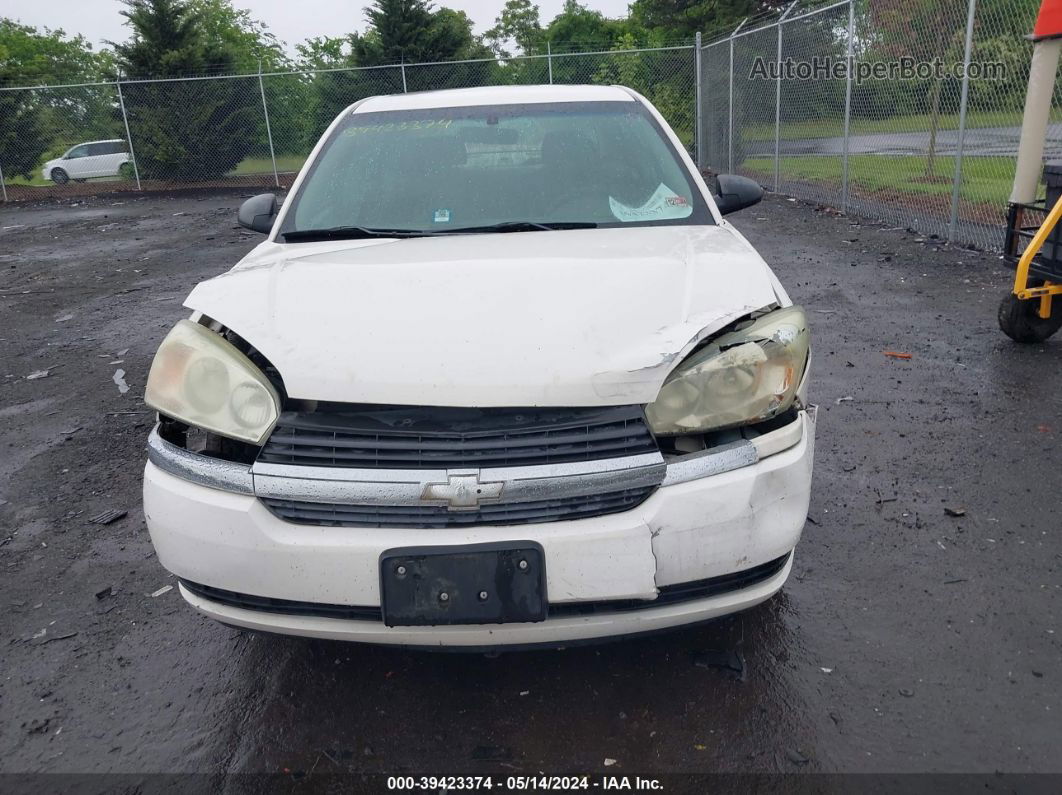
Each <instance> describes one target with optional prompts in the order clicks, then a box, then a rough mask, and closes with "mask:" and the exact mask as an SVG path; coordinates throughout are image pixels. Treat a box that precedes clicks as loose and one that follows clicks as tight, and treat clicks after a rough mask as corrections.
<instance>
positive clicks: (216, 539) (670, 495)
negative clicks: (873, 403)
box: [144, 409, 815, 647]
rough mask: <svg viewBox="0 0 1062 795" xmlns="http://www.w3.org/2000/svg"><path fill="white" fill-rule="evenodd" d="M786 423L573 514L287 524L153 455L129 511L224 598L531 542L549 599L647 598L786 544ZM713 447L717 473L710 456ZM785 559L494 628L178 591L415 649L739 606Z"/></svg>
mask: <svg viewBox="0 0 1062 795" xmlns="http://www.w3.org/2000/svg"><path fill="white" fill-rule="evenodd" d="M797 423H798V425H797V424H796V423H794V427H793V428H792V429H790V431H789V432H788V434H787V435H780V436H777V437H775V439H773V440H771V441H768V442H766V443H764V444H761V445H760V446H759V447H758V448H757V450H758V455H757V454H754V455H753V456H752V458H751V459H749V460H736V459H735V456H734V455H733V453H732V452H731V453H730V454H729V455H728V454H725V453H721V454H719V455H718V456H715V457H713V456H703V457H700V458H698V459H694V460H692V461H688V462H685V463H684V464H683V465H682V466H676V465H673V466H671V467H669V468H668V472H667V474H666V476H665V477H664V480H663V485H662V486H661V487H660V488H658V489H657V490H656V491H655V492H654V493H653V494H652V496H650V497H649V499H647V500H646V501H645V502H643V503H642V504H640V505H638V506H637V507H635V508H633V509H631V510H629V511H625V512H623V513H617V514H610V515H606V516H599V517H594V518H587V519H579V520H576V521H559V522H551V523H543V524H527V525H517V526H490V525H476V526H461V527H449V528H432V529H413V528H385V529H373V528H360V527H346V528H344V527H322V526H308V525H298V524H292V523H289V522H285V521H283V520H281V519H279V518H277V517H276V516H275V515H273V514H272V513H271V512H270V511H269V510H267V509H266V508H265V507H264V506H263V504H262V503H261V502H260V501H259V500H258V498H257V497H256V496H255V495H254V494H253V493H238V490H239V488H238V484H232V483H228V484H226V483H224V482H219V483H215V484H214V486H215V487H213V488H212V487H209V486H205V485H200V484H198V483H193V482H190V481H189V480H187V479H185V478H184V477H179V476H177V475H175V474H171V472H174V471H178V472H179V467H170V466H169V465H168V464H167V468H168V469H170V471H163V469H162V468H160V466H158V465H157V464H156V463H151V462H149V463H148V465H147V468H146V470H145V476H144V511H145V515H146V518H147V524H148V529H149V531H150V533H151V538H152V541H153V542H154V544H155V548H156V550H157V552H158V555H159V560H160V562H161V563H162V564H163V566H165V567H166V568H167V569H169V570H170V571H171V572H173V573H174V574H176V575H177V576H178V577H180V578H181V579H182V580H187V581H189V582H190V583H197V584H199V585H202V586H209V587H212V588H216V589H224V590H225V591H229V592H235V593H238V594H248V595H256V596H263V597H270V598H272V599H280V600H288V601H293V602H309V603H316V604H324V605H351V606H363V607H369V608H371V607H376V608H378V607H379V605H380V592H379V558H380V555H381V553H382V552H383V551H385V550H387V549H392V548H395V547H407V546H408V547H418V546H447V545H463V544H476V543H485V542H492V541H494V542H497V541H534V542H536V543H538V544H540V545H541V546H542V548H543V550H544V552H545V559H546V579H547V593H548V594H549V601H550V604H551V605H573V604H578V603H590V602H593V603H595V604H601V603H606V604H607V603H608V602H609V601H612V600H616V601H617V602H618V601H619V600H652V599H654V598H655V597H656V596H657V594H658V592H659V591H658V589H660V588H666V587H667V586H673V585H676V584H680V583H689V582H693V581H701V580H707V579H711V578H718V577H724V576H726V575H731V574H733V573H735V572H741V571H744V570H747V569H752V568H755V567H757V566H761V565H763V564H766V563H768V562H770V561H773V560H777V559H779V558H782V557H783V556H786V555H788V554H789V553H790V552H791V551H792V549H793V548H794V547H795V546H796V544H797V542H798V540H799V538H800V534H801V531H802V529H803V526H804V521H805V519H806V516H807V507H808V499H809V495H810V487H811V470H812V460H813V454H814V428H815V413H814V410H813V409H812V410H810V411H802V412H800V414H799V418H798V420H797ZM783 436H784V437H786V438H785V439H784V440H783ZM793 440H795V442H793ZM790 442H793V443H792V444H790ZM780 446H784V447H785V449H781V450H778V449H777V448H778V447H780ZM727 455H728V457H725V462H724V463H725V464H726V466H723V463H721V462H722V461H724V460H723V459H721V458H719V456H727ZM757 459H758V460H757ZM156 460H158V459H156ZM742 464H743V465H742ZM733 466H737V468H730V469H728V471H720V469H725V468H727V467H733ZM218 477H221V475H220V474H219V475H218ZM251 483H252V485H251V490H252V491H253V480H252V481H251ZM233 488H236V491H233V490H231V489H233ZM223 489H228V490H223ZM791 566H792V559H791V557H790V558H789V560H788V561H787V562H786V563H785V565H784V567H783V568H781V570H779V571H778V572H777V573H775V574H772V575H771V576H770V577H769V578H767V579H764V580H761V581H758V582H756V583H755V584H753V585H751V586H749V587H745V588H741V589H739V590H734V591H730V592H727V593H723V594H717V595H713V596H709V597H706V598H698V599H691V600H688V601H684V602H681V603H670V604H667V605H662V606H660V607H655V606H647V607H644V608H642V609H639V610H636V611H631V610H628V611H620V610H617V611H616V612H608V611H607V610H604V611H597V612H594V613H593V614H591V615H572V613H571V611H561V612H562V613H563V615H561V616H554V617H550V618H547V620H545V621H543V622H540V623H519V624H502V625H467V626H445V627H444V626H439V627H387V626H385V625H384V624H383V623H382V622H381V621H375V620H356V619H347V618H328V617H320V616H314V615H293V614H290V613H277V612H270V611H268V610H264V609H244V608H242V607H237V606H234V605H233V604H224V603H222V602H219V601H213V600H211V599H209V598H205V597H204V596H203V595H202V592H199V593H193V592H192V590H190V589H189V588H185V587H183V586H182V588H181V593H182V595H183V596H184V598H185V599H186V600H188V602H189V603H190V604H192V605H193V606H194V607H195V608H196V609H198V610H199V611H201V612H202V613H204V614H206V615H208V616H211V617H213V618H216V619H218V620H221V621H224V622H225V623H229V624H234V625H238V626H243V627H248V628H251V629H258V630H266V631H271V632H279V633H286V634H294V635H306V636H313V637H324V638H336V639H343V640H355V641H367V642H373V643H388V644H402V645H415V646H454V647H481V646H502V645H524V644H541V643H561V644H563V643H567V642H573V641H578V640H585V639H598V638H604V637H610V636H616V635H627V634H635V633H640V632H647V631H653V630H658V629H666V628H670V627H675V626H680V625H683V624H689V623H695V622H699V621H703V620H706V619H710V618H714V617H716V616H720V615H724V614H727V613H731V612H735V611H738V610H742V609H745V608H747V607H751V606H753V605H755V604H757V603H759V602H762V601H764V600H765V599H767V598H769V597H770V596H771V595H772V594H774V593H775V592H776V591H777V590H778V589H779V588H781V586H782V584H783V583H784V582H785V579H786V577H787V576H788V573H789V571H790V568H791Z"/></svg>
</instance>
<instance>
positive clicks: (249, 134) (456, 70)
mask: <svg viewBox="0 0 1062 795" xmlns="http://www.w3.org/2000/svg"><path fill="white" fill-rule="evenodd" d="M542 83H556V84H584V83H599V84H614V83H620V84H623V85H627V86H630V87H632V88H634V89H635V90H637V91H640V92H642V93H644V94H645V95H646V96H648V97H649V98H650V99H651V100H652V101H653V102H654V103H655V104H656V106H657V107H658V108H660V110H661V111H662V112H663V113H664V115H665V116H666V117H667V119H668V120H669V121H670V123H671V124H672V126H673V127H674V128H675V130H676V131H677V132H678V133H679V135H680V136H682V139H683V141H684V143H686V145H687V146H689V147H690V151H691V152H692V151H693V146H694V134H695V127H696V124H695V121H694V119H695V115H696V106H695V97H696V94H697V92H696V69H695V48H694V46H693V45H692V44H687V45H680V46H675V47H667V48H661V49H654V50H634V49H616V50H610V51H601V52H590V53H586V52H577V53H552V54H547V55H542V56H529V57H517V58H510V59H506V60H495V59H485V60H473V61H457V62H446V63H417V64H395V65H391V66H380V67H364V68H343V69H325V70H319V71H313V72H285V73H268V74H255V75H236V76H223V77H218V76H215V77H202V78H174V79H163V80H119V81H116V82H113V83H92V84H80V85H60V86H46V87H43V86H42V87H2V88H0V191H2V192H0V198H2V199H3V200H4V201H19V200H34V199H41V198H50V197H74V196H79V195H89V194H95V193H100V192H105V191H127V190H172V189H179V188H212V187H223V186H224V187H241V186H263V187H269V186H272V187H286V186H289V185H290V184H291V182H292V181H293V180H294V177H295V175H296V174H298V172H299V169H300V168H301V167H302V164H303V162H304V161H305V159H306V157H307V155H308V154H309V152H310V150H311V149H312V148H313V146H314V144H315V143H316V142H317V139H318V138H319V137H320V135H321V134H322V133H323V132H324V130H325V129H326V128H327V127H328V125H329V124H330V123H331V122H332V120H333V119H334V118H335V117H336V115H337V114H338V113H339V112H340V111H341V110H343V108H345V107H347V106H348V105H350V104H351V103H353V102H356V101H357V100H359V99H362V98H364V97H369V96H374V95H377V94H396V93H403V92H411V91H427V90H434V89H442V88H465V87H472V86H485V85H497V86H505V85H532V84H542Z"/></svg>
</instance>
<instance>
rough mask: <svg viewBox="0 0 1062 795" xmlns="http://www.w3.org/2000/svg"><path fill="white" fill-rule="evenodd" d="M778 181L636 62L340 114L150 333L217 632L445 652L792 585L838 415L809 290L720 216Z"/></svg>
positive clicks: (730, 604) (681, 610) (183, 576)
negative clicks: (748, 163)
mask: <svg viewBox="0 0 1062 795" xmlns="http://www.w3.org/2000/svg"><path fill="white" fill-rule="evenodd" d="M761 197H762V190H761V189H760V187H759V186H758V185H756V184H755V183H753V182H751V181H750V180H747V179H744V178H742V177H733V176H722V177H719V178H718V181H717V183H716V184H715V185H714V190H710V189H709V187H708V185H707V184H706V183H705V181H704V180H703V179H702V177H701V175H700V174H699V173H698V171H697V169H696V167H695V166H694V164H693V162H692V161H691V160H690V158H689V156H688V155H687V154H686V152H685V151H684V150H683V147H682V144H681V142H680V141H679V139H678V138H677V137H676V135H675V133H674V132H673V131H672V130H671V129H670V128H669V127H668V125H667V123H666V122H665V121H664V119H663V118H662V117H661V116H660V114H659V113H658V112H657V111H656V109H655V108H653V107H652V105H650V103H649V102H647V101H646V100H645V99H644V98H643V97H641V96H639V95H638V94H637V93H635V92H633V91H631V90H629V89H626V88H622V87H605V86H529V87H511V86H507V87H503V88H479V89H467V90H456V91H439V92H428V93H417V94H405V95H398V96H382V97H373V98H370V99H366V100H363V101H361V102H358V103H356V104H355V105H352V106H351V107H349V108H347V109H346V110H344V111H343V112H342V113H341V114H340V115H339V117H338V118H337V119H336V120H335V121H334V122H333V123H332V125H331V127H330V128H329V129H328V130H327V131H326V132H325V134H324V136H323V137H322V139H321V141H320V142H319V143H318V144H317V146H316V148H315V149H314V151H313V153H312V154H311V156H310V158H309V159H308V160H307V163H306V165H305V167H304V168H303V170H302V172H301V174H300V175H299V177H298V179H297V180H296V182H295V184H294V186H293V187H292V190H291V192H290V194H289V195H288V197H287V199H286V201H285V202H284V204H283V206H282V207H280V208H279V209H278V206H277V201H276V199H275V197H274V196H273V195H271V194H266V195H263V196H257V197H254V198H252V199H249V200H247V201H246V202H245V203H244V205H243V207H242V208H241V209H240V213H239V219H240V223H241V224H243V225H244V226H247V227H249V228H251V229H255V230H257V231H260V232H264V233H266V234H267V238H266V240H265V241H264V242H262V243H261V244H260V245H259V246H257V247H256V248H255V249H254V250H253V251H251V252H250V253H249V254H248V255H247V256H246V257H244V259H243V260H241V261H240V262H239V263H238V264H237V265H236V266H235V267H234V268H233V269H232V270H231V271H229V272H228V273H226V274H223V275H221V276H219V277H217V278H214V279H211V280H209V281H206V282H203V283H201V284H199V285H198V286H197V287H196V288H195V289H194V290H193V291H192V293H191V295H190V296H189V297H188V299H187V301H186V302H185V305H186V306H187V307H188V308H189V309H190V310H191V312H192V314H191V317H190V318H188V319H186V320H182V321H180V322H179V323H178V324H177V326H176V327H175V328H174V329H173V330H172V331H171V332H170V333H169V335H168V336H167V337H166V339H165V340H164V341H163V342H162V344H161V346H160V347H159V350H158V353H157V354H156V357H155V360H154V363H153V364H152V367H151V372H150V375H149V378H148V383H147V388H146V400H147V402H148V404H149V405H150V406H152V407H153V408H155V409H156V410H157V411H158V413H159V422H158V425H157V426H156V428H155V430H154V431H153V432H152V433H151V436H150V440H149V456H148V463H147V467H146V470H145V475H144V512H145V515H146V517H147V524H148V529H149V531H150V533H151V538H152V540H153V542H154V545H155V548H156V550H157V552H158V557H159V561H160V562H161V563H162V565H163V566H165V567H166V568H167V569H169V570H170V571H171V572H173V573H174V574H175V575H176V576H177V577H178V578H179V581H180V591H181V594H182V595H183V597H184V598H185V599H186V600H187V601H188V602H189V603H190V604H191V605H192V606H193V607H195V608H196V609H197V610H199V611H201V612H202V613H204V614H205V615H207V616H210V617H212V618H215V619H218V620H219V621H222V622H225V623H227V624H231V625H236V626H240V627H247V628H250V629H255V630H262V631H268V632H278V633H286V634H293V635H304V636H313V637H321V638H335V639H343V640H353V641H366V642H372V643H385V644H402V645H407V646H421V647H459V648H465V649H478V648H495V647H513V646H531V645H538V644H547V645H552V646H558V645H566V644H570V643H572V642H577V641H583V640H595V639H602V638H606V637H615V636H621V635H631V634H637V633H643V632H650V631H656V630H662V629H667V628H671V627H677V626H680V625H686V624H690V623H694V622H699V621H704V620H707V619H711V618H714V617H716V616H721V615H724V614H727V613H732V612H735V611H738V610H742V609H745V608H748V607H751V606H753V605H755V604H757V603H760V602H763V601H764V600H766V599H768V598H769V597H771V596H772V595H773V594H774V593H776V592H777V591H778V590H779V589H780V588H781V587H782V585H783V583H784V582H785V580H786V578H787V577H788V576H789V572H790V570H791V568H792V565H793V552H794V548H795V547H796V545H797V542H798V541H799V539H800V535H801V531H802V529H803V527H804V522H805V519H806V515H807V508H808V500H809V494H810V489H811V470H812V457H813V448H814V431H815V409H814V407H813V406H810V405H808V402H807V398H806V388H807V373H808V364H809V358H810V354H809V337H808V329H807V323H806V320H805V316H804V312H803V311H802V310H801V309H800V308H799V307H796V306H793V305H792V302H791V301H790V299H789V297H788V296H787V295H786V292H785V290H784V289H783V288H782V286H781V285H780V284H779V282H778V280H777V279H776V278H775V276H774V275H773V274H772V272H771V270H770V269H769V268H768V267H767V265H766V263H765V262H764V261H763V260H762V259H761V257H760V256H759V255H758V254H757V253H756V251H755V250H754V249H753V248H752V246H751V245H750V244H749V243H748V242H747V241H746V240H745V239H744V238H743V237H742V236H741V235H740V234H739V233H738V232H737V230H735V229H734V228H733V227H732V226H731V225H730V224H729V223H728V222H727V221H726V220H725V219H724V217H723V216H724V215H725V214H726V213H729V212H731V211H733V210H738V209H741V208H742V207H746V206H748V205H750V204H754V203H755V202H757V201H759V199H760V198H761Z"/></svg>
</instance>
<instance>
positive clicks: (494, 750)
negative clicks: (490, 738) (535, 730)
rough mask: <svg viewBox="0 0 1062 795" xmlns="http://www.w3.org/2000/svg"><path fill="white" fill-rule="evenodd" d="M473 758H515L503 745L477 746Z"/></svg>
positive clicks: (500, 760)
mask: <svg viewBox="0 0 1062 795" xmlns="http://www.w3.org/2000/svg"><path fill="white" fill-rule="evenodd" d="M370 753H371V751H370ZM472 758H473V759H475V760H476V761H479V762H505V761H507V760H509V759H512V758H513V752H512V751H510V750H509V749H508V748H506V747H504V746H501V745H477V746H476V747H475V748H473V749H472Z"/></svg>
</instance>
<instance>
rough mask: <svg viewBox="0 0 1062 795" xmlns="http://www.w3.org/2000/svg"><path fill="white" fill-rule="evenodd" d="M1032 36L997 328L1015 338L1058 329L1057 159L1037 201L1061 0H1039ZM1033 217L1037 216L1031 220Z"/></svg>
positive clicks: (1061, 45)
mask: <svg viewBox="0 0 1062 795" xmlns="http://www.w3.org/2000/svg"><path fill="white" fill-rule="evenodd" d="M1031 38H1032V40H1033V41H1034V42H1035V44H1034V46H1033V57H1032V64H1031V66H1030V69H1029V89H1028V91H1027V92H1026V95H1025V113H1024V116H1023V117H1022V126H1021V141H1020V143H1019V145H1018V162H1017V165H1016V166H1015V169H1014V188H1013V190H1012V191H1011V194H1010V204H1009V209H1008V212H1007V232H1006V238H1005V240H1004V246H1003V253H1004V257H1005V258H1006V259H1007V260H1009V261H1010V262H1012V263H1013V264H1014V265H1015V271H1014V288H1013V289H1012V291H1011V293H1010V295H1008V296H1006V297H1005V298H1004V299H1003V301H1002V303H1000V305H999V327H1000V328H1001V329H1003V333H1005V334H1006V335H1007V336H1008V337H1010V338H1011V339H1013V340H1015V341H1017V342H1043V341H1044V340H1046V339H1047V338H1048V337H1050V336H1051V335H1052V334H1054V333H1055V332H1056V331H1058V330H1059V328H1062V226H1059V221H1060V219H1062V161H1055V162H1049V163H1047V164H1045V165H1044V166H1043V176H1044V182H1045V183H1046V184H1047V193H1046V196H1045V198H1044V199H1041V200H1037V199H1036V194H1037V192H1038V190H1039V183H1040V171H1041V168H1040V164H1041V162H1042V160H1043V155H1044V142H1045V141H1046V139H1047V125H1048V120H1049V118H1050V114H1051V102H1052V99H1053V94H1054V87H1055V78H1056V76H1057V74H1058V62H1059V54H1060V52H1062V0H1043V2H1042V3H1041V5H1040V14H1039V16H1038V17H1037V19H1036V26H1035V28H1034V29H1033V33H1032V36H1031ZM1036 219H1042V220H1041V221H1040V223H1038V224H1035V223H1030V222H1031V221H1034V220H1036Z"/></svg>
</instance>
